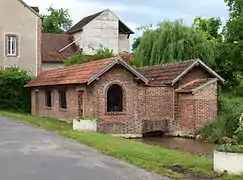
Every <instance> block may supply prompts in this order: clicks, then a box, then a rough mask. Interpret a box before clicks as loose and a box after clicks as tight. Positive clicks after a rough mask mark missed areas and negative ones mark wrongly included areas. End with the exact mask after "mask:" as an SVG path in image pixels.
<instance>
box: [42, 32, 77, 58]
mask: <svg viewBox="0 0 243 180" xmlns="http://www.w3.org/2000/svg"><path fill="white" fill-rule="evenodd" d="M73 41H74V38H73V36H72V35H69V34H49V33H43V34H42V44H41V46H42V47H41V48H42V50H41V51H42V52H41V56H42V62H63V61H64V60H66V59H67V58H69V57H71V56H73V55H75V54H76V52H77V47H76V45H75V43H74V44H72V45H71V46H69V47H67V48H66V49H65V50H63V51H62V52H59V51H60V50H61V49H63V48H64V47H65V46H67V45H69V44H70V43H72V42H73Z"/></svg>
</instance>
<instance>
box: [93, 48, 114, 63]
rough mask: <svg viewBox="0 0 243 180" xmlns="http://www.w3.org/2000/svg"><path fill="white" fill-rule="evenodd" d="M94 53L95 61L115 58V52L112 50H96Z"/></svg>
mask: <svg viewBox="0 0 243 180" xmlns="http://www.w3.org/2000/svg"><path fill="white" fill-rule="evenodd" d="M94 52H95V54H94V55H93V56H92V58H91V59H92V60H93V61H94V60H100V59H106V58H111V57H114V53H113V50H111V49H109V48H100V49H96V50H94Z"/></svg>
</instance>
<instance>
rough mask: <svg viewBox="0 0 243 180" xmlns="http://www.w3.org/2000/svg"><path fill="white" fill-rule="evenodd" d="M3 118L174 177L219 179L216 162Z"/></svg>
mask: <svg viewBox="0 0 243 180" xmlns="http://www.w3.org/2000/svg"><path fill="white" fill-rule="evenodd" d="M0 115H1V116H7V117H11V118H13V119H15V120H17V121H22V122H26V123H29V124H31V125H34V126H37V127H41V128H43V129H46V130H48V131H53V132H56V133H58V134H60V135H62V136H64V137H67V138H71V139H74V140H76V141H78V142H79V143H82V144H86V145H88V146H91V147H94V148H96V149H98V150H100V151H101V152H102V153H104V154H106V155H108V156H112V157H116V158H118V159H121V160H124V161H126V162H129V163H131V164H133V165H136V166H138V167H141V168H144V169H146V170H149V171H154V172H156V173H159V174H163V175H166V176H168V177H171V178H175V179H180V178H183V177H185V175H186V176H187V177H190V176H191V177H192V176H193V177H198V178H197V179H200V178H199V177H202V176H205V177H208V178H209V179H212V178H213V177H214V178H215V175H216V174H215V173H214V172H213V171H212V169H213V160H212V159H210V158H202V157H197V156H192V155H190V154H186V153H183V152H179V151H173V150H168V149H165V148H161V147H156V146H152V145H146V144H143V143H140V142H136V141H133V140H126V139H122V138H117V137H111V136H109V135H106V134H102V133H83V132H74V131H73V130H72V126H71V124H68V123H65V122H61V121H58V120H55V119H51V118H41V117H35V116H32V115H29V114H20V113H12V112H7V111H0ZM220 179H225V180H227V179H228V180H230V179H232V180H233V179H242V177H232V176H224V177H221V178H220Z"/></svg>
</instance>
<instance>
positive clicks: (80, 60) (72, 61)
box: [64, 50, 89, 66]
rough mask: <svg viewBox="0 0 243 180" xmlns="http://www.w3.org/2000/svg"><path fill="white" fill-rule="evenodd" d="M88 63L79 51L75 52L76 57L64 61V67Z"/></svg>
mask: <svg viewBox="0 0 243 180" xmlns="http://www.w3.org/2000/svg"><path fill="white" fill-rule="evenodd" d="M86 62H89V61H88V60H87V59H86V58H85V57H84V55H83V52H82V51H81V50H80V51H78V52H77V54H76V55H74V56H72V57H70V58H68V59H67V60H65V61H64V65H65V66H71V65H74V64H83V63H86Z"/></svg>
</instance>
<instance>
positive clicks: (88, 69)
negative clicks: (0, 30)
mask: <svg viewBox="0 0 243 180" xmlns="http://www.w3.org/2000/svg"><path fill="white" fill-rule="evenodd" d="M115 59H117V57H113V58H108V59H103V60H97V61H91V62H88V63H84V64H77V65H73V66H68V67H64V68H59V69H54V70H49V71H43V72H42V73H41V74H40V75H38V76H37V78H36V79H34V80H33V81H31V82H29V83H28V84H27V85H25V87H38V86H50V85H64V84H84V83H86V82H87V81H88V80H89V79H90V78H91V77H93V76H94V75H95V74H97V73H98V72H100V71H101V70H102V69H103V68H105V67H106V66H107V65H108V64H110V63H111V62H112V61H114V60H115Z"/></svg>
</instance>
